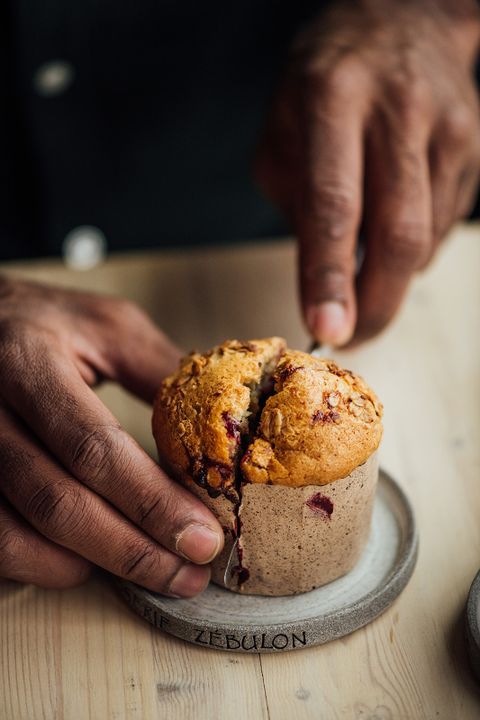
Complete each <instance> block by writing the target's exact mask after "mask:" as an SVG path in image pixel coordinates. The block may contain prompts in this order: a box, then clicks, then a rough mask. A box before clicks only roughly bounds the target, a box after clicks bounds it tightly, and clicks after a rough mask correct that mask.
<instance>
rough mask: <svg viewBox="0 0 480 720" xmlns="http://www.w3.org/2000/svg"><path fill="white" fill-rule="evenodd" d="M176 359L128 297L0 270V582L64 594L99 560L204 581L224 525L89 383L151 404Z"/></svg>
mask: <svg viewBox="0 0 480 720" xmlns="http://www.w3.org/2000/svg"><path fill="white" fill-rule="evenodd" d="M179 356H180V353H179V351H178V350H177V348H176V347H175V346H174V345H173V344H172V343H171V342H170V341H169V340H168V339H167V337H166V336H165V335H164V334H163V333H161V332H160V330H158V328H156V327H155V326H154V325H153V323H152V322H151V321H150V320H149V319H148V318H147V316H146V315H145V314H144V313H143V312H142V311H141V310H140V309H139V308H137V307H136V306H135V305H133V304H131V303H130V302H128V301H125V300H118V299H114V298H110V297H104V296H100V295H93V294H87V293H80V292H73V291H66V290H60V289H54V288H48V287H43V286H41V285H36V284H33V283H27V282H21V281H14V280H9V279H6V278H0V577H3V578H9V579H13V580H18V581H21V582H31V583H35V584H37V585H40V586H42V587H55V588H63V587H68V586H72V585H76V584H78V583H80V582H82V581H83V580H84V579H85V578H86V577H87V576H88V573H89V570H90V567H91V564H92V563H93V564H95V565H99V566H101V567H103V568H105V569H106V570H108V571H110V572H111V573H113V574H115V575H118V576H120V577H122V578H126V579H128V580H131V581H133V582H135V583H139V584H140V585H143V586H145V587H147V588H149V589H151V590H154V591H156V592H159V593H163V594H167V595H173V596H183V597H190V596H193V595H195V594H197V593H198V592H200V591H201V590H203V589H204V587H205V586H206V585H207V583H208V580H209V577H210V571H209V568H208V566H205V565H204V564H205V563H208V562H209V561H210V560H212V559H213V557H214V556H215V555H216V554H217V553H218V552H219V550H220V549H221V547H222V544H223V532H222V528H221V526H220V525H219V523H218V521H217V520H216V518H215V517H214V516H213V515H212V514H211V512H210V511H209V510H208V509H207V508H206V507H205V506H204V505H203V503H202V502H201V501H200V500H199V499H198V498H196V497H194V496H193V495H192V494H191V493H189V492H188V491H187V490H186V489H184V488H183V487H181V486H180V485H178V484H176V483H175V482H174V481H173V480H171V479H170V478H168V477H167V476H166V475H165V473H164V472H163V471H162V470H161V469H160V467H159V466H158V465H157V464H156V463H155V462H154V461H153V460H152V459H151V458H150V457H149V456H148V455H147V454H146V453H145V452H144V451H143V450H142V449H141V448H140V447H139V445H138V444H137V443H136V442H135V441H134V440H133V438H131V437H130V436H129V435H128V434H127V433H126V432H125V431H124V430H123V429H122V428H121V427H120V426H119V423H118V422H117V420H116V419H115V418H114V417H113V415H112V414H111V413H110V411H109V410H107V408H106V407H105V406H104V405H103V404H102V402H101V401H100V400H99V398H98V397H97V396H96V395H95V393H94V392H93V390H92V386H93V385H94V384H95V383H96V382H98V381H99V380H100V379H102V378H106V379H109V380H113V381H117V382H119V383H120V384H121V385H123V386H124V387H125V388H126V389H127V390H129V391H131V392H132V393H134V394H135V395H137V396H139V397H141V398H143V399H144V400H146V401H147V402H151V401H152V400H153V398H154V395H155V392H156V390H157V388H158V386H159V385H160V382H161V381H162V379H163V378H164V377H165V376H166V375H167V374H168V373H170V372H171V371H172V370H174V369H175V367H176V365H177V362H178V358H179ZM185 559H187V560H190V561H191V562H187V561H186V560H185Z"/></svg>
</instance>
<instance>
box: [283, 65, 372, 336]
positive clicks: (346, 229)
mask: <svg viewBox="0 0 480 720" xmlns="http://www.w3.org/2000/svg"><path fill="white" fill-rule="evenodd" d="M357 82H358V81H357V73H353V74H352V75H348V76H347V75H346V69H345V70H343V71H342V74H340V75H338V76H337V80H336V81H335V78H334V81H333V82H330V84H329V85H328V86H327V88H324V87H323V86H320V87H319V89H318V94H317V96H316V97H311V99H310V101H307V102H310V103H311V104H310V109H309V111H308V112H307V116H306V128H307V136H306V141H305V158H306V166H305V174H304V185H303V192H302V195H301V198H300V203H299V205H298V208H297V217H296V226H297V231H298V235H299V250H300V256H299V265H300V267H299V270H300V286H301V299H302V307H303V312H304V316H305V319H306V322H307V326H308V328H309V330H310V332H311V333H312V335H313V336H314V337H315V339H316V340H318V341H319V342H322V343H327V344H332V345H341V344H343V343H344V342H346V341H347V340H348V339H349V338H350V336H351V335H352V333H353V329H354V327H355V319H356V303H355V288H354V278H355V246H356V241H357V235H358V229H359V224H360V219H361V214H362V184H363V182H362V175H363V149H362V146H363V124H364V115H365V98H364V94H362V95H361V96H359V95H358V87H352V83H353V84H355V83H357Z"/></svg>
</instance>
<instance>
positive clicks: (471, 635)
mask: <svg viewBox="0 0 480 720" xmlns="http://www.w3.org/2000/svg"><path fill="white" fill-rule="evenodd" d="M479 617H480V570H479V571H478V573H477V574H476V575H475V578H474V580H473V582H472V585H471V587H470V591H469V593H468V600H467V611H466V627H467V640H468V654H469V657H470V663H471V666H472V669H473V672H474V673H475V675H476V678H477V680H479V681H480V627H479Z"/></svg>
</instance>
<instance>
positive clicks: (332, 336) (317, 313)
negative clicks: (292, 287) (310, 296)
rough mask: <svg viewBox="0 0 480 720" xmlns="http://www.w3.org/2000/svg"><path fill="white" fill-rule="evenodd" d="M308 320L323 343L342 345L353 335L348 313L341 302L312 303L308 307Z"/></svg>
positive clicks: (311, 328)
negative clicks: (348, 321)
mask: <svg viewBox="0 0 480 720" xmlns="http://www.w3.org/2000/svg"><path fill="white" fill-rule="evenodd" d="M306 321H307V326H308V329H309V330H310V332H311V334H312V335H313V336H314V337H315V338H316V339H317V340H318V341H319V342H322V343H327V344H331V345H341V344H342V343H345V342H346V341H347V340H348V339H349V337H350V335H351V330H350V328H349V326H348V323H347V313H346V311H345V308H344V306H343V305H342V304H341V303H339V302H334V301H328V302H323V303H320V304H319V305H312V306H311V307H309V308H308V309H307V312H306Z"/></svg>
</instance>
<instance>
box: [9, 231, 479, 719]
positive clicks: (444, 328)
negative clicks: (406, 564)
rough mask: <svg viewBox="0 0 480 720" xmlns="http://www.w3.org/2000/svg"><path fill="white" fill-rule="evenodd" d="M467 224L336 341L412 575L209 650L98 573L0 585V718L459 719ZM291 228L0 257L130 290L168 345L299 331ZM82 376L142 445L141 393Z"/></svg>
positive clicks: (463, 715)
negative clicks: (352, 626) (214, 240)
mask: <svg viewBox="0 0 480 720" xmlns="http://www.w3.org/2000/svg"><path fill="white" fill-rule="evenodd" d="M479 241H480V228H479V227H478V226H469V227H466V226H463V227H460V228H459V229H458V230H457V231H456V232H455V233H454V234H453V237H452V239H451V241H450V243H449V244H448V245H447V246H446V247H445V248H444V250H443V251H442V253H441V255H440V257H439V258H438V259H437V261H436V262H435V264H434V266H433V267H432V268H431V269H430V270H429V271H428V272H427V273H426V274H425V275H423V276H422V277H419V278H418V280H416V281H415V283H414V285H413V286H412V288H411V291H410V294H409V297H408V300H407V302H406V304H405V306H404V308H403V310H402V312H401V314H400V316H399V317H398V319H397V320H396V322H395V323H394V325H393V326H392V327H391V328H390V329H389V330H388V331H387V332H386V333H385V334H384V335H383V336H382V337H381V338H380V339H378V340H377V341H375V342H374V343H371V344H370V345H369V346H367V347H365V348H364V349H361V350H359V351H357V352H355V353H351V354H348V355H347V354H343V355H340V354H339V355H338V357H339V359H340V361H341V362H343V363H345V364H346V365H347V367H351V368H353V369H354V370H356V371H359V372H361V373H363V374H364V375H365V376H366V378H367V379H368V380H369V381H370V382H371V384H372V385H373V387H374V388H375V389H376V390H377V391H378V393H379V395H380V397H381V398H382V400H383V402H384V404H385V408H386V412H385V436H384V441H383V444H382V449H381V461H382V464H383V465H384V467H385V468H386V469H387V470H388V471H390V472H391V473H392V474H393V475H394V476H395V477H396V478H397V479H398V481H399V482H400V483H401V485H402V486H403V487H404V488H405V490H406V491H407V493H408V495H409V497H410V498H411V500H412V502H413V505H414V508H415V511H416V517H417V521H418V524H419V529H420V555H419V559H418V564H417V568H416V570H415V573H414V576H413V578H412V580H411V581H410V584H409V585H408V586H407V588H406V590H405V591H404V592H403V594H402V595H401V596H400V598H399V599H397V601H396V602H395V603H394V605H393V606H392V607H391V608H390V609H389V610H388V611H387V612H385V613H384V615H382V616H381V617H380V618H378V619H377V620H376V621H374V622H373V623H371V624H370V625H369V626H368V627H366V628H363V629H361V630H359V631H357V632H355V633H353V634H352V635H350V636H349V637H346V638H344V639H341V640H337V641H335V642H332V643H330V644H328V645H324V646H320V647H315V648H308V649H305V650H301V651H299V652H295V653H283V654H272V655H264V656H262V657H260V656H259V655H240V654H237V653H235V654H227V653H222V652H220V651H212V650H208V649H204V648H202V647H196V646H193V645H188V644H186V643H184V642H182V641H180V640H177V639H176V638H173V637H170V636H168V635H166V634H164V633H163V632H162V631H159V630H156V629H154V628H152V627H151V626H150V625H148V624H147V623H145V622H144V621H143V620H141V619H140V618H139V617H137V616H136V615H134V614H133V613H132V612H131V611H130V610H129V609H128V608H127V607H126V606H125V605H124V604H123V602H122V601H121V600H120V599H119V598H118V597H117V595H116V593H115V591H114V589H113V588H112V586H111V584H110V583H109V580H108V578H106V577H104V576H101V575H100V574H99V575H98V577H95V578H94V579H93V580H91V581H90V582H88V583H87V584H86V585H85V586H83V587H80V588H77V589H74V590H71V591H63V592H56V591H43V590H40V589H38V588H35V587H33V586H24V587H22V586H20V585H16V584H14V583H3V584H2V585H0V662H1V666H0V720H41V719H46V720H51V719H53V718H55V719H58V720H64V719H65V720H114V719H116V720H120V719H122V718H128V719H130V718H131V719H134V718H135V719H136V718H138V719H141V720H150V719H152V718H166V719H167V720H176V719H177V718H178V720H188V719H189V718H195V720H203V719H208V720H216V719H218V720H229V719H230V718H232V719H233V718H235V720H243V719H244V718H245V719H247V718H248V719H249V720H257V719H260V720H261V719H263V718H270V719H272V720H277V719H282V720H283V719H285V720H295V719H296V718H298V719H302V720H303V719H304V718H305V719H307V718H308V719H310V718H315V719H318V718H320V719H321V720H330V719H331V720H333V719H337V718H338V719H342V718H346V719H347V718H348V720H403V719H404V720H417V719H420V718H426V719H427V720H433V719H436V718H442V719H443V718H444V719H445V720H473V719H474V718H479V717H480V692H479V690H478V689H477V687H476V685H475V683H474V682H473V680H472V679H471V676H470V672H469V668H468V664H467V661H466V656H465V642H464V638H463V609H464V604H465V600H466V596H467V592H468V588H469V585H470V583H471V581H472V579H473V577H474V575H475V573H476V572H477V570H478V569H479V567H480V472H479V470H480V451H479V442H478V440H479V428H480V403H479V400H480V388H479V380H480V369H479V365H480V362H479V357H480V352H479V351H480V242H479ZM294 266H295V249H294V245H293V244H292V243H291V242H287V241H285V242H274V243H269V244H262V245H258V244H249V245H244V246H238V247H235V248H229V249H217V250H210V251H202V252H198V251H195V252H193V251H192V252H182V253H181V254H180V253H179V254H175V253H156V254H148V255H131V256H123V257H116V258H112V259H109V260H108V262H107V263H105V264H104V265H102V266H100V267H98V268H95V269H94V270H91V271H89V272H86V273H85V272H83V273H82V272H74V271H71V270H66V269H65V268H64V267H63V266H62V265H61V264H60V263H55V262H49V263H45V262H42V263H31V264H23V265H12V266H9V268H8V271H9V272H12V273H18V272H20V273H21V274H23V275H27V276H29V277H33V278H37V279H39V280H48V281H51V282H58V283H62V284H66V285H69V286H75V287H83V288H90V289H95V290H99V291H103V292H113V293H117V294H121V295H125V296H128V297H130V298H132V299H135V300H137V301H138V302H139V303H140V304H141V305H143V306H144V307H145V308H146V309H147V310H149V311H150V312H151V313H152V314H153V315H154V316H155V318H156V319H157V320H158V322H159V323H160V324H161V325H162V326H163V328H164V329H165V330H167V332H169V333H170V334H171V335H172V336H173V337H174V338H175V339H176V340H177V341H178V342H179V343H180V344H182V345H183V346H184V347H185V348H187V349H191V348H192V347H199V348H206V347H207V346H209V345H211V344H213V343H215V342H217V341H221V340H223V339H225V338H226V337H233V336H238V337H243V338H249V337H258V336H265V335H272V334H279V335H284V336H286V337H287V339H288V340H289V342H290V343H292V344H293V345H295V346H298V347H300V348H304V347H306V346H307V338H306V335H305V333H304V331H303V330H302V328H301V325H300V322H299V316H298V310H297V303H296V297H295V268H294ZM100 394H101V395H102V397H103V398H104V400H105V402H107V403H108V404H109V405H110V406H111V407H112V408H113V409H114V411H115V412H116V413H117V415H118V417H119V419H120V420H121V422H122V423H123V424H124V426H126V427H127V429H129V430H130V431H131V432H132V433H133V434H134V435H135V436H136V437H137V438H138V439H139V440H140V441H141V442H142V443H143V444H144V446H145V447H146V448H147V449H148V450H149V451H152V452H153V447H152V441H151V438H150V429H149V409H148V408H146V407H145V406H143V405H141V404H140V403H138V402H136V401H133V400H132V399H131V398H129V397H128V396H127V395H125V394H123V393H121V392H120V391H118V389H116V388H112V387H106V388H102V389H101V390H100Z"/></svg>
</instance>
